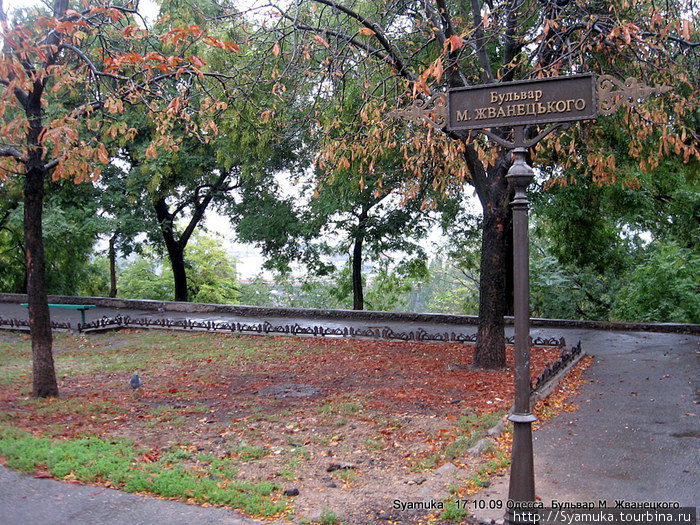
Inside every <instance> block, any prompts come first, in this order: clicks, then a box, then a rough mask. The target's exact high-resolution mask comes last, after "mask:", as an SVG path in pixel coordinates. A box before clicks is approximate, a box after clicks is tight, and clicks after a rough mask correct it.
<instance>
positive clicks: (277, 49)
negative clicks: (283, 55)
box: [272, 42, 280, 57]
mask: <svg viewBox="0 0 700 525" xmlns="http://www.w3.org/2000/svg"><path fill="white" fill-rule="evenodd" d="M272 54H273V55H275V56H276V57H278V56H280V45H279V44H278V43H277V42H275V45H274V46H272Z"/></svg>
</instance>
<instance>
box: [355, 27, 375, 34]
mask: <svg viewBox="0 0 700 525" xmlns="http://www.w3.org/2000/svg"><path fill="white" fill-rule="evenodd" d="M358 33H360V34H361V35H367V36H372V35H376V34H377V33H375V32H374V31H373V30H371V29H370V28H369V27H363V28H362V29H360V30H359V31H358Z"/></svg>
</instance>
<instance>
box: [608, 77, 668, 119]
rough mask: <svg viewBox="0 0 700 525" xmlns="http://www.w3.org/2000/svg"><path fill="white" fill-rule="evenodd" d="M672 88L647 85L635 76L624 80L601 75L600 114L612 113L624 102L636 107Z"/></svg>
mask: <svg viewBox="0 0 700 525" xmlns="http://www.w3.org/2000/svg"><path fill="white" fill-rule="evenodd" d="M672 89H673V88H672V87H670V86H647V85H646V84H642V83H641V82H639V81H638V80H637V79H636V78H634V77H629V78H627V79H625V81H624V82H623V81H622V80H620V79H618V78H615V77H613V76H611V75H601V76H599V77H598V78H597V82H596V92H597V94H598V115H611V114H612V113H615V111H617V110H618V108H619V107H620V106H621V105H622V104H626V105H628V106H633V107H636V106H638V105H639V104H640V103H641V102H642V101H643V100H644V99H646V98H647V97H649V96H650V95H653V94H657V95H659V94H662V93H666V92H668V91H671V90H672Z"/></svg>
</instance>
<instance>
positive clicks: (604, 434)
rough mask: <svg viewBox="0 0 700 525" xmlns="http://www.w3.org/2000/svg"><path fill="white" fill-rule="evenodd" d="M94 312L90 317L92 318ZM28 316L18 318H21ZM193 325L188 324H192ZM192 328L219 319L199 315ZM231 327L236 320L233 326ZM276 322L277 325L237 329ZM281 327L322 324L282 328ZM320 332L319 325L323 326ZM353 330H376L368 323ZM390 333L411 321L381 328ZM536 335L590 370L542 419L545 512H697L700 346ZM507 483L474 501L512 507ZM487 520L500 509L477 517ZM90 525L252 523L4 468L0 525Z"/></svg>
mask: <svg viewBox="0 0 700 525" xmlns="http://www.w3.org/2000/svg"><path fill="white" fill-rule="evenodd" d="M96 310H97V311H96ZM96 310H90V311H89V312H88V321H89V320H92V319H99V318H101V317H102V316H103V315H107V316H113V315H115V314H119V313H121V314H124V313H128V315H131V316H132V317H141V316H150V317H166V316H167V317H169V318H171V319H176V318H186V317H187V316H186V314H180V313H176V312H167V313H157V312H139V311H134V310H109V309H96ZM22 314H23V315H22ZM0 316H3V317H21V318H26V309H24V308H22V307H21V306H19V305H10V304H1V305H0ZM52 316H53V318H54V319H55V320H70V321H71V322H72V323H77V321H78V320H79V313H78V312H73V311H63V310H54V311H52ZM190 318H192V317H190ZM196 318H197V319H221V320H229V321H230V320H232V319H229V318H225V319H224V318H222V317H221V315H213V314H197V317H196ZM236 320H238V319H236ZM242 320H243V321H247V322H264V321H269V322H271V323H274V322H279V320H275V319H252V318H245V319H242ZM283 321H284V323H295V322H298V323H299V324H300V325H307V324H308V325H313V324H319V323H318V321H313V320H307V319H289V318H285V319H284V320H283ZM324 324H330V323H326V322H325V321H324ZM343 324H344V325H348V326H372V324H371V323H367V322H363V321H352V322H344V323H343ZM378 326H389V327H391V328H392V329H394V330H397V331H398V330H404V329H406V328H414V329H415V328H416V327H415V326H411V325H410V324H408V323H384V322H382V323H379V324H378ZM421 328H424V329H425V330H426V331H428V332H430V331H432V330H434V331H438V332H439V331H445V330H450V331H455V332H458V333H473V332H474V331H475V330H476V327H473V326H452V325H437V324H436V325H434V326H424V325H421ZM532 335H533V336H542V337H565V338H566V340H567V343H568V344H574V343H576V342H577V341H579V340H581V341H582V344H583V349H584V351H585V352H586V353H588V354H591V355H593V356H594V364H593V365H592V366H591V367H590V368H589V369H588V370H587V372H586V374H585V377H586V379H588V380H589V383H588V384H586V385H584V386H583V387H582V389H581V391H580V394H579V395H578V396H577V397H576V398H575V402H576V403H577V404H578V405H579V406H580V408H579V409H578V410H577V411H576V412H574V413H564V414H561V415H559V416H557V417H556V418H554V419H553V420H550V421H548V422H547V423H546V424H545V425H544V426H543V428H541V429H540V430H538V431H537V432H536V433H535V435H534V453H535V479H536V481H535V483H536V492H537V495H538V497H539V498H541V499H542V500H543V502H545V503H550V502H551V501H552V500H557V501H559V502H572V503H573V502H580V501H594V502H596V503H597V502H598V501H599V500H607V501H608V504H609V505H611V506H612V505H614V503H615V501H616V500H625V501H628V502H647V501H649V502H661V501H673V502H679V503H680V504H681V505H682V506H697V505H698V503H699V500H700V498H699V495H700V471H699V470H698V465H700V441H699V440H698V438H700V419H699V418H698V412H699V411H700V406H698V405H699V403H700V374H699V372H700V337H698V336H695V335H683V334H680V335H679V334H663V333H647V332H606V331H595V330H580V329H535V330H532ZM507 485H508V480H507V476H503V477H502V478H497V479H496V480H495V482H494V483H493V485H491V486H490V487H489V488H488V489H486V490H485V491H483V492H482V493H480V494H478V495H477V496H476V498H478V499H483V500H497V501H503V502H505V501H506V500H507ZM478 516H479V517H480V518H482V519H484V520H491V519H499V518H502V516H503V513H502V511H491V512H481V513H480V514H478ZM26 523H32V524H78V525H80V524H93V523H100V524H102V523H104V524H112V523H115V524H116V523H132V524H140V523H144V524H146V523H148V524H160V523H163V524H166V523H167V524H179V523H222V524H240V525H244V524H250V523H253V522H251V521H249V520H245V519H244V518H241V517H240V516H238V515H236V514H235V513H233V512H232V511H229V510H225V509H214V508H201V507H196V506H191V505H186V504H182V503H176V502H170V501H163V500H159V499H156V498H149V497H144V496H140V495H133V494H124V493H121V492H118V491H114V490H109V489H101V488H97V487H85V486H78V485H73V484H68V483H61V482H57V481H53V480H46V479H35V478H32V477H29V476H25V475H20V474H17V473H14V472H10V471H8V470H6V469H2V468H0V525H5V524H8V525H14V524H18V525H20V524H26Z"/></svg>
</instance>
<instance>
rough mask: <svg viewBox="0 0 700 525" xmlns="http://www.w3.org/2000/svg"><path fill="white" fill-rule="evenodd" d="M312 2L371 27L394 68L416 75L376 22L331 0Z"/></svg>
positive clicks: (409, 75)
mask: <svg viewBox="0 0 700 525" xmlns="http://www.w3.org/2000/svg"><path fill="white" fill-rule="evenodd" d="M313 1H314V2H316V3H318V4H323V5H327V6H328V7H331V8H332V9H335V10H336V11H340V12H341V13H344V14H346V15H347V16H349V17H350V18H352V19H354V20H357V21H358V22H359V23H360V24H362V25H363V26H364V27H366V28H368V29H371V30H372V31H373V32H374V37H375V38H376V39H377V40H378V41H379V43H380V44H381V47H382V48H383V49H384V51H385V52H386V54H387V55H388V56H389V57H391V62H390V63H391V64H392V65H393V66H394V67H395V68H396V71H397V72H398V73H399V74H400V75H401V76H402V77H404V78H406V79H408V80H411V81H415V80H416V77H415V76H414V75H413V74H412V73H411V70H410V69H408V66H407V65H406V64H405V63H404V61H403V59H402V58H401V57H400V56H399V54H398V53H397V51H396V50H395V49H394V46H392V45H391V42H389V39H388V38H387V36H386V35H385V34H384V31H382V28H381V27H379V25H378V24H375V23H374V22H372V21H371V20H369V19H368V18H365V17H364V16H362V15H360V14H358V13H356V12H355V11H353V10H352V9H350V8H348V7H345V6H343V5H341V4H339V3H337V2H335V1H333V0H313Z"/></svg>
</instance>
